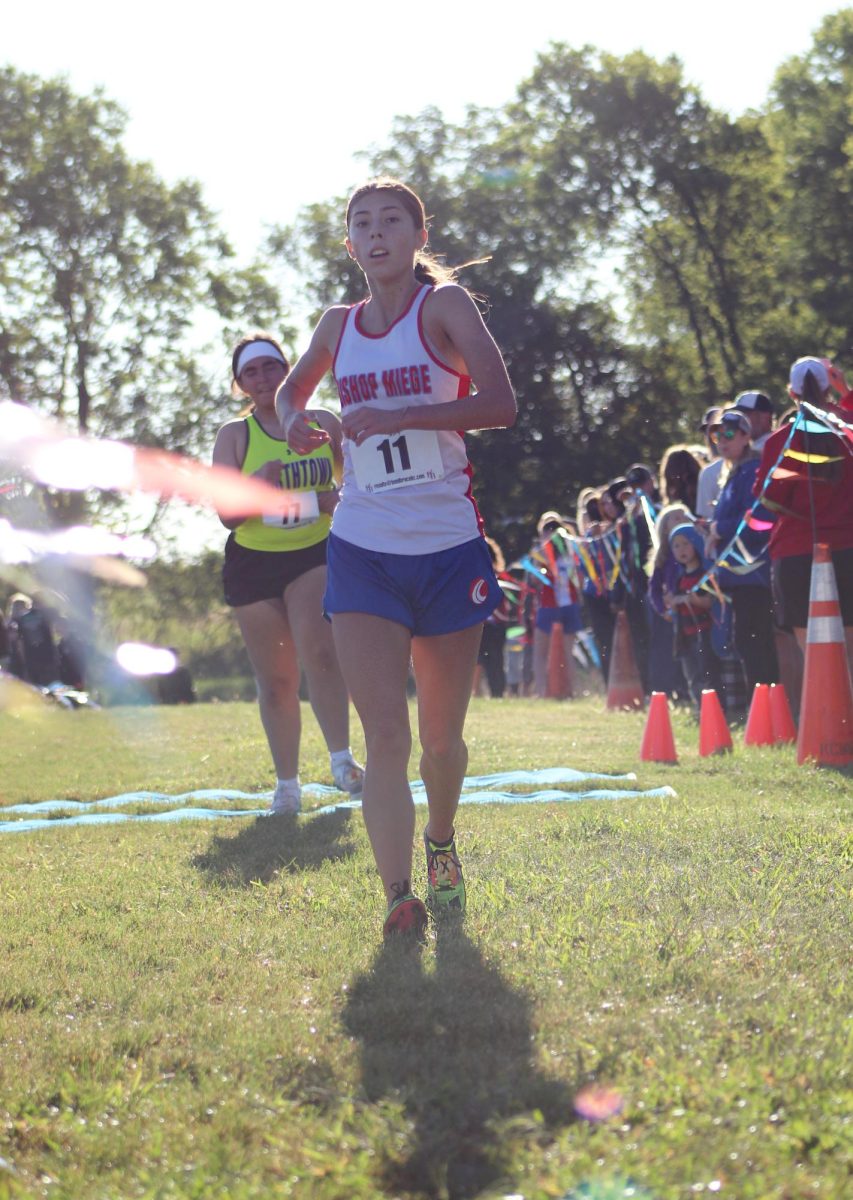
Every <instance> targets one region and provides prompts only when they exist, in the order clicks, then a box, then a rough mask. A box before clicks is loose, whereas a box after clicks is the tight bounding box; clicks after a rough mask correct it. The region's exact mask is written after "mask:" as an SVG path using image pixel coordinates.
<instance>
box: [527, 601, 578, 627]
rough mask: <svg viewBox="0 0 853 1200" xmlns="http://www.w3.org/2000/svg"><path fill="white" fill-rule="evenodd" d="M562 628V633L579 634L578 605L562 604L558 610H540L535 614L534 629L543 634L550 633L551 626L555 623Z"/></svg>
mask: <svg viewBox="0 0 853 1200" xmlns="http://www.w3.org/2000/svg"><path fill="white" fill-rule="evenodd" d="M558 621H559V622H560V624H561V625H562V626H563V633H579V632H580V631H581V629H583V621H582V620H581V609H580V605H579V604H563V605H560V606H559V607H558V608H540V609H539V611H538V613H537V614H536V628H537V629H541V630H542V632H543V633H550V632H551V626H552V625H556V623H557V622H558Z"/></svg>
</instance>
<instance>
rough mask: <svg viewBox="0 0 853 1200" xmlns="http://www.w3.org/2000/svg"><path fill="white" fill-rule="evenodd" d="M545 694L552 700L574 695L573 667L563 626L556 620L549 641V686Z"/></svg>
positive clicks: (566, 698) (564, 698) (568, 697)
mask: <svg viewBox="0 0 853 1200" xmlns="http://www.w3.org/2000/svg"><path fill="white" fill-rule="evenodd" d="M545 695H546V696H547V697H548V698H549V699H551V700H568V699H570V698H571V696H572V695H573V691H572V667H571V663H570V662H569V659H568V655H567V654H566V640H565V634H564V631H563V626H562V625H561V624H560V622H559V621H555V622H554V624H553V625H552V626H551V640H550V642H549V643H548V686H547V688H546V690H545Z"/></svg>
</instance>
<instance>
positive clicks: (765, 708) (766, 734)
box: [743, 683, 776, 746]
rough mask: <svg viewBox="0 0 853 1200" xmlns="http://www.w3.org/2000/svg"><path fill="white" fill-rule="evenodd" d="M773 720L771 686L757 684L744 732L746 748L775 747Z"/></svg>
mask: <svg viewBox="0 0 853 1200" xmlns="http://www.w3.org/2000/svg"><path fill="white" fill-rule="evenodd" d="M775 742H776V739H775V738H774V736H773V718H772V717H771V715H770V685H769V684H766V683H757V684H756V685H755V688H754V689H753V692H752V703H751V704H750V706H749V716H748V717H747V718H746V729H745V730H744V731H743V744H744V746H773V745H774V744H775Z"/></svg>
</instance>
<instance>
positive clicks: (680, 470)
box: [658, 446, 702, 512]
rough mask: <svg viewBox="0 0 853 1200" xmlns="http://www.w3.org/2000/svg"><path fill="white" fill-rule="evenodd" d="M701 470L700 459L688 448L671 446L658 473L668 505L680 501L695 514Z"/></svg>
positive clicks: (661, 461) (661, 462)
mask: <svg viewBox="0 0 853 1200" xmlns="http://www.w3.org/2000/svg"><path fill="white" fill-rule="evenodd" d="M701 469H702V464H701V463H700V461H699V459H698V458H697V457H696V455H695V454H693V453H691V451H690V450H689V449H688V447H687V446H670V447H669V449H668V450H667V451H666V453H665V454H664V456H663V458H662V459H661V460H660V471H659V473H658V478H659V479H660V484H661V491H662V492H663V497H664V500H665V501H666V503H667V504H675V503H676V502H677V501H680V502H681V503H682V504H686V505H687V507H688V508H689V509H690V511H691V512H695V511H696V483H697V480H698V479H699V472H700V471H701ZM667 475H668V476H669V478H667ZM672 485H675V486H672Z"/></svg>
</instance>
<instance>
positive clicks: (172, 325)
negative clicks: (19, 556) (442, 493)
mask: <svg viewBox="0 0 853 1200" xmlns="http://www.w3.org/2000/svg"><path fill="white" fill-rule="evenodd" d="M0 125H2V128H3V141H2V147H0V264H2V265H0V384H2V386H3V389H4V390H5V391H7V392H8V394H10V395H12V396H13V397H15V398H16V399H20V400H23V401H25V402H27V403H30V404H33V405H35V406H37V407H39V408H40V409H42V410H43V411H45V412H48V413H50V414H52V415H55V416H57V417H60V418H63V419H66V420H68V421H69V422H73V423H74V424H75V425H76V426H77V428H78V429H79V430H80V431H81V432H87V431H89V432H92V433H95V434H98V435H107V436H111V437H120V438H125V439H127V440H130V441H132V442H135V443H139V444H142V445H153V446H165V447H168V448H169V449H172V450H177V451H182V452H186V453H198V452H199V451H200V450H201V449H204V450H206V449H207V448H208V446H209V442H210V420H209V415H208V414H210V413H211V412H218V411H219V410H220V409H221V399H222V394H223V390H224V389H223V383H224V380H225V378H227V376H226V371H227V366H226V363H227V359H226V357H225V353H224V346H225V343H226V341H227V340H230V339H231V338H233V337H234V335H235V334H236V333H237V332H238V331H242V330H243V329H245V328H246V326H255V325H258V324H262V323H263V324H275V325H277V326H279V327H281V324H282V313H281V307H280V302H279V298H278V295H277V293H276V291H275V288H274V287H273V286H272V284H271V283H270V282H269V281H268V280H267V278H266V276H265V274H264V272H263V271H262V270H261V268H260V267H259V266H258V265H256V264H255V265H251V266H249V267H244V268H241V269H237V268H236V267H235V266H234V264H233V262H232V259H233V252H232V250H231V248H230V246H229V244H228V241H227V239H226V238H225V236H224V235H223V233H222V231H221V230H220V229H219V227H218V225H217V224H216V222H215V220H214V218H213V216H212V214H211V213H210V211H209V210H208V208H207V206H206V205H205V203H204V201H203V199H202V195H201V190H200V188H199V185H198V184H197V183H194V182H192V181H190V180H181V181H179V182H178V183H176V184H174V185H167V184H166V183H164V182H163V181H162V180H161V179H159V178H158V177H157V175H156V174H155V172H154V170H153V168H152V167H151V165H150V164H148V163H144V162H135V161H133V160H131V159H130V158H129V157H128V155H127V153H126V152H125V150H124V148H123V146H122V144H121V139H122V137H123V134H124V129H125V125H126V118H125V115H124V113H123V112H122V110H121V109H120V108H119V107H118V106H117V105H115V104H114V103H112V102H111V101H109V100H107V99H105V97H104V96H103V95H102V94H101V92H99V91H96V92H95V93H94V94H93V95H91V96H78V95H76V94H75V93H74V92H72V91H71V89H70V87H69V86H68V84H67V83H66V82H65V81H64V80H62V79H54V80H40V79H38V78H36V77H34V76H28V75H22V74H20V73H18V72H16V71H15V70H14V69H13V68H11V67H6V68H3V69H2V70H0ZM200 330H204V331H206V332H205V333H204V335H202V336H200V333H199V331H200ZM210 338H213V344H212V345H211V343H210V340H209V339H210ZM217 359H218V364H217V365H216V366H214V367H212V363H215V362H216V361H217ZM49 507H51V509H52V513H53V517H54V519H55V520H56V521H58V522H60V523H61V522H69V521H72V520H75V519H79V517H80V515H81V508H82V505H81V502H80V498H79V497H75V498H73V499H72V500H71V501H70V502H69V501H67V500H65V499H63V498H61V497H60V498H59V499H58V500H53V501H52V502H51V504H50V505H49Z"/></svg>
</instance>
